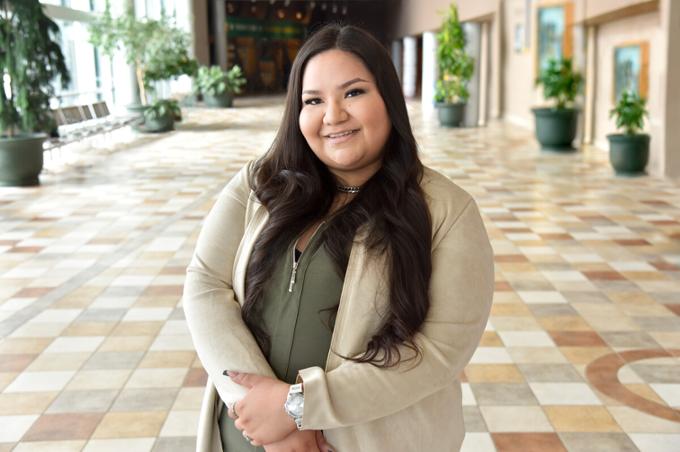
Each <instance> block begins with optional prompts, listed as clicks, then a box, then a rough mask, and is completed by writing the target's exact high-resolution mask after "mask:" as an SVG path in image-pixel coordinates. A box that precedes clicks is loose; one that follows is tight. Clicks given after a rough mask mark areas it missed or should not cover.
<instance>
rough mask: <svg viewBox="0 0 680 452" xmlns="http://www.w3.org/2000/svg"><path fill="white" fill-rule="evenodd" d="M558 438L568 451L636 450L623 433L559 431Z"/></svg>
mask: <svg viewBox="0 0 680 452" xmlns="http://www.w3.org/2000/svg"><path fill="white" fill-rule="evenodd" d="M560 439H562V443H564V445H565V446H566V448H567V450H568V451H569V452H592V451H593V447H596V448H597V451H598V452H638V448H637V447H635V444H633V442H632V441H631V440H630V438H629V437H628V435H626V434H625V433H583V432H579V433H569V432H561V433H560Z"/></svg>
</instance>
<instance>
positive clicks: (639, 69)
mask: <svg viewBox="0 0 680 452" xmlns="http://www.w3.org/2000/svg"><path fill="white" fill-rule="evenodd" d="M613 86H614V92H613V99H612V100H613V101H614V103H616V101H617V100H618V99H619V96H621V93H622V92H624V91H634V92H636V93H638V95H640V97H644V98H646V97H647V92H648V86H649V43H648V42H637V43H628V44H623V45H620V46H616V47H614V83H613Z"/></svg>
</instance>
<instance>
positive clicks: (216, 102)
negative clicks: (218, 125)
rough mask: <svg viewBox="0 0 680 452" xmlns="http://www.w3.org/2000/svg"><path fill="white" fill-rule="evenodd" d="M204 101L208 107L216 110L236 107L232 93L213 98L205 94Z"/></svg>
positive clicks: (217, 95)
mask: <svg viewBox="0 0 680 452" xmlns="http://www.w3.org/2000/svg"><path fill="white" fill-rule="evenodd" d="M203 100H204V101H205V104H206V105H207V106H208V107H215V108H231V107H232V106H233V105H234V96H233V95H232V94H231V93H227V92H224V93H222V94H216V95H214V96H211V95H210V94H205V95H204V96H203Z"/></svg>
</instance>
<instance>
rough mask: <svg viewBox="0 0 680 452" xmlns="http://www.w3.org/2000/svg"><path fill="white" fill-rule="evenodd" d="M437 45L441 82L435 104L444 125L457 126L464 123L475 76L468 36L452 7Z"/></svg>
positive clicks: (438, 36) (438, 84)
mask: <svg viewBox="0 0 680 452" xmlns="http://www.w3.org/2000/svg"><path fill="white" fill-rule="evenodd" d="M437 42H438V46H437V66H438V68H439V80H437V87H436V91H435V102H436V106H437V113H438V116H439V122H440V124H441V125H443V126H447V127H456V126H459V125H460V123H461V122H462V120H463V116H464V114H465V104H466V102H467V99H468V97H469V96H470V93H469V92H468V89H467V84H468V82H469V81H470V78H471V77H472V72H473V70H474V60H473V59H472V57H471V56H470V55H468V54H467V53H465V33H464V32H463V27H461V25H460V22H459V21H458V10H457V9H456V6H455V5H453V4H452V5H451V6H450V9H449V14H448V16H447V17H446V19H445V20H444V23H443V24H442V29H441V31H440V32H439V33H437Z"/></svg>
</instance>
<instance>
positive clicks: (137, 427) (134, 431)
mask: <svg viewBox="0 0 680 452" xmlns="http://www.w3.org/2000/svg"><path fill="white" fill-rule="evenodd" d="M166 415H167V413H165V412H162V411H147V412H144V411H140V412H134V413H124V412H123V413H113V412H112V413H107V414H106V415H104V418H103V419H102V421H101V423H100V424H99V426H98V427H97V430H95V432H94V434H93V435H92V437H93V438H96V439H100V438H109V439H118V438H142V437H156V436H158V434H159V433H160V430H161V427H162V426H163V422H164V421H165V417H166Z"/></svg>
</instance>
